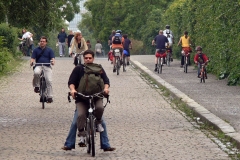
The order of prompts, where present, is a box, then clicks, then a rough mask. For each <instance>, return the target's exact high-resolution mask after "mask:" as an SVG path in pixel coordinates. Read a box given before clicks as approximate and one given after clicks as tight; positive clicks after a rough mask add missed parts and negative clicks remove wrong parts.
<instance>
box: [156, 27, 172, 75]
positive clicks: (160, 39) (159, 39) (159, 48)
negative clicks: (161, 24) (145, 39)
mask: <svg viewBox="0 0 240 160" xmlns="http://www.w3.org/2000/svg"><path fill="white" fill-rule="evenodd" d="M166 43H167V45H169V42H168V39H167V37H165V36H164V35H163V31H162V30H160V31H159V35H157V36H156V37H155V38H154V39H153V40H152V45H156V51H155V70H154V71H155V72H157V60H158V57H157V55H158V52H161V53H163V52H164V53H165V51H166V46H165V44H166ZM164 62H165V59H164Z"/></svg>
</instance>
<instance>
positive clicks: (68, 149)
mask: <svg viewBox="0 0 240 160" xmlns="http://www.w3.org/2000/svg"><path fill="white" fill-rule="evenodd" d="M61 149H62V150H65V151H70V150H72V148H69V147H67V146H63V147H62V148H61Z"/></svg>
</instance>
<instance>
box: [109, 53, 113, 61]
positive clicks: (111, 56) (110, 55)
mask: <svg viewBox="0 0 240 160" xmlns="http://www.w3.org/2000/svg"><path fill="white" fill-rule="evenodd" d="M108 59H109V60H110V61H113V53H112V52H108Z"/></svg>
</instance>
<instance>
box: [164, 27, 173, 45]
mask: <svg viewBox="0 0 240 160" xmlns="http://www.w3.org/2000/svg"><path fill="white" fill-rule="evenodd" d="M167 33H169V34H167ZM163 35H164V36H165V37H167V39H168V43H169V45H170V46H172V44H173V34H172V31H171V30H170V29H166V30H164V31H163ZM166 46H167V44H166Z"/></svg>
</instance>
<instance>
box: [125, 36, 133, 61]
mask: <svg viewBox="0 0 240 160" xmlns="http://www.w3.org/2000/svg"><path fill="white" fill-rule="evenodd" d="M123 38H124V43H123V48H124V50H126V51H127V52H128V55H127V65H129V61H130V50H129V49H132V42H131V40H130V39H128V36H127V34H124V35H123Z"/></svg>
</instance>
